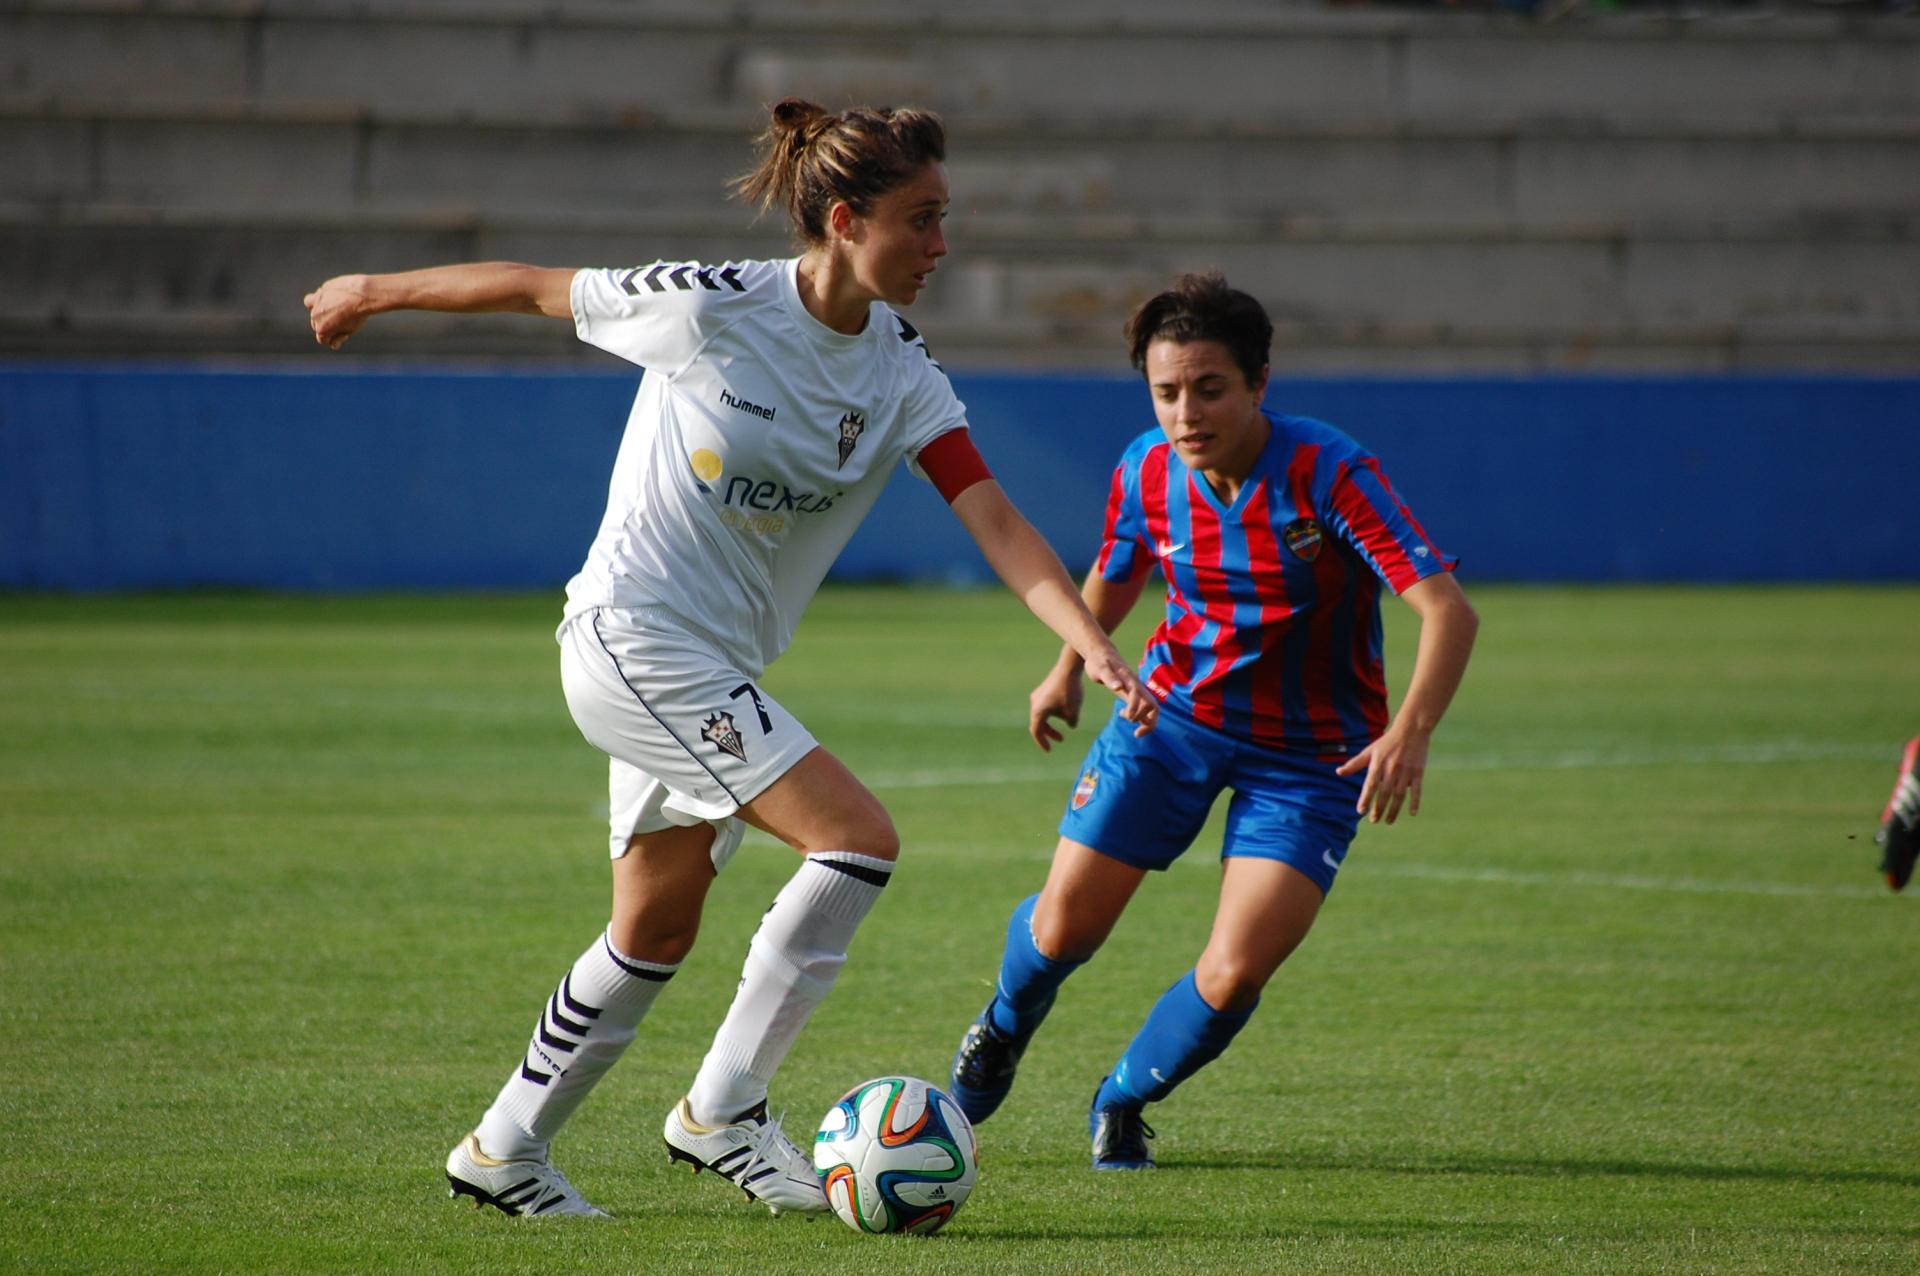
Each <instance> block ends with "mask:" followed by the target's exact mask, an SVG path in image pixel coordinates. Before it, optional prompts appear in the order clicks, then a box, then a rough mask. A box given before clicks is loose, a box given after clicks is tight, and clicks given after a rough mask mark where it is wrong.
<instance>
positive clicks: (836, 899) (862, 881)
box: [482, 851, 893, 1143]
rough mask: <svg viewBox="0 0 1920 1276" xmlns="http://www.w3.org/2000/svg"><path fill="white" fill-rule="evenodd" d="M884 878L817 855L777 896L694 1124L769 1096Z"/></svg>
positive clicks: (726, 1118) (860, 865) (864, 863)
mask: <svg viewBox="0 0 1920 1276" xmlns="http://www.w3.org/2000/svg"><path fill="white" fill-rule="evenodd" d="M892 872H893V861H892V860H884V859H879V858H877V857H875V856H871V855H856V854H854V853H853V852H851V851H821V852H819V853H818V854H815V855H809V856H808V857H807V862H806V863H805V864H802V865H801V866H800V871H799V872H797V873H795V874H794V875H793V878H792V880H791V881H789V882H788V883H787V884H786V886H785V887H784V888H782V890H781V891H780V894H779V896H778V897H777V898H776V899H775V900H774V901H773V907H771V908H769V909H768V910H767V913H766V916H765V917H763V918H761V919H760V929H759V930H758V931H756V932H755V933H754V936H753V943H752V944H751V946H750V947H749V948H748V950H747V962H746V967H745V968H744V969H743V970H742V971H741V975H740V991H739V992H737V993H735V994H734V998H733V1005H732V1007H731V1008H729V1009H728V1011H727V1017H726V1019H725V1021H724V1022H722V1023H721V1025H720V1031H719V1032H718V1033H716V1034H715V1035H714V1038H713V1047H712V1048H711V1049H710V1050H708V1051H707V1057H706V1060H705V1062H703V1063H702V1064H701V1065H700V1073H699V1075H698V1076H696V1077H695V1078H694V1081H693V1089H692V1090H691V1091H689V1092H688V1095H687V1100H688V1106H689V1107H690V1108H691V1109H692V1116H693V1119H694V1120H695V1121H697V1122H699V1123H700V1124H702V1125H724V1124H726V1123H727V1122H730V1121H732V1120H734V1119H735V1118H737V1117H739V1116H740V1115H741V1114H742V1113H745V1112H747V1111H750V1110H751V1109H753V1108H754V1107H756V1106H758V1105H759V1103H760V1102H761V1101H762V1100H763V1099H765V1098H766V1097H767V1083H768V1082H769V1081H771V1080H772V1079H773V1074H774V1071H775V1070H776V1069H777V1068H779V1066H780V1063H781V1061H782V1060H783V1059H785V1058H786V1057H787V1051H788V1050H790V1049H792V1047H793V1042H794V1039H795V1038H796V1037H798V1036H799V1035H800V1029H801V1028H802V1027H803V1026H805V1024H806V1022H807V1018H808V1017H809V1016H810V1015H812V1014H813V1011H814V1007H816V1006H818V1005H819V1004H820V1002H821V1000H822V999H823V998H825V997H826V995H827V990H828V989H830V988H832V987H833V981H834V977H835V976H836V975H838V974H839V973H840V967H841V966H843V965H845V964H846V960H847V945H848V944H849V943H850V942H851V941H852V939H853V932H854V930H855V929H856V928H857V927H858V926H859V925H860V921H861V919H862V918H864V917H865V916H866V915H867V910H868V909H870V908H872V907H873V903H874V901H875V900H877V899H879V898H880V889H881V887H883V886H885V885H886V884H887V879H888V877H889V876H890V875H891V874H892ZM482 1142H483V1143H484V1139H483V1140H482Z"/></svg>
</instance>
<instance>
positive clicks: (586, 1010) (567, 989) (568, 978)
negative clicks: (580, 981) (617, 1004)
mask: <svg viewBox="0 0 1920 1276" xmlns="http://www.w3.org/2000/svg"><path fill="white" fill-rule="evenodd" d="M560 1000H562V1001H564V1002H566V1003H567V1009H568V1010H571V1011H572V1012H573V1013H574V1014H576V1015H579V1016H580V1017H581V1018H582V1019H598V1018H599V1017H600V1011H599V1008H598V1007H595V1006H589V1005H588V1004H587V1003H586V1002H584V1001H575V1000H574V999H573V972H572V971H571V970H569V971H568V972H567V973H566V974H564V975H562V976H561V977H560ZM580 1031H582V1032H585V1031H586V1029H584V1028H582V1029H581V1030H580Z"/></svg>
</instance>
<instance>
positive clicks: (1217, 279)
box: [1126, 270, 1273, 385]
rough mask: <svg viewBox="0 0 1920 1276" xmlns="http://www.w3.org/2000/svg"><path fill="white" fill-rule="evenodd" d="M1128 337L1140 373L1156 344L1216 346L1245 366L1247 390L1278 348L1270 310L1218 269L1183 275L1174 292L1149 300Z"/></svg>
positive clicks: (1132, 322)
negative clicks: (1208, 343) (1206, 343)
mask: <svg viewBox="0 0 1920 1276" xmlns="http://www.w3.org/2000/svg"><path fill="white" fill-rule="evenodd" d="M1126 332H1127V351H1128V353H1129V355H1130V356H1131V357H1132V359H1133V366H1134V369H1135V370H1136V371H1139V372H1143V373H1144V372H1145V371H1146V370H1147V347H1148V346H1150V345H1152V344H1153V343H1154V342H1156V341H1172V342H1176V343H1178V344H1180V345H1185V344H1187V343H1188V342H1190V341H1217V342H1219V343H1220V344H1221V345H1223V346H1225V347H1226V348H1227V353H1228V354H1230V355H1232V356H1233V361H1234V362H1235V363H1237V364H1239V365H1240V371H1241V372H1243V373H1245V374H1246V378H1247V384H1248V385H1252V384H1253V383H1254V382H1256V381H1258V380H1259V379H1260V372H1261V370H1262V369H1263V368H1265V367H1266V366H1267V362H1268V353H1269V351H1270V350H1271V349H1272V348H1273V320H1271V319H1269V318H1267V309H1266V307H1265V306H1262V305H1261V304H1260V303H1259V302H1258V301H1256V300H1255V299H1254V298H1252V297H1250V296H1248V295H1247V294H1246V293H1244V292H1241V291H1240V290H1239V289H1237V288H1231V287H1229V286H1228V285H1227V277H1226V276H1225V275H1223V274H1221V273H1220V272H1219V271H1217V270H1209V271H1205V272H1204V273H1201V274H1191V275H1182V276H1180V277H1179V278H1178V279H1176V280H1174V281H1173V287H1171V288H1169V289H1167V291H1165V292H1163V293H1160V294H1159V295H1158V296H1154V297H1149V298H1148V299H1147V300H1146V301H1144V302H1142V303H1141V305H1140V308H1139V309H1138V310H1136V311H1134V312H1133V317H1132V318H1130V319H1128V320H1127V329H1126Z"/></svg>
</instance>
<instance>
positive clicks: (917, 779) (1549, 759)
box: [865, 740, 1899, 789]
mask: <svg viewBox="0 0 1920 1276" xmlns="http://www.w3.org/2000/svg"><path fill="white" fill-rule="evenodd" d="M1898 754H1899V750H1898V748H1897V747H1894V746H1892V745H1888V744H1885V743H1873V742H1863V741H1853V740H1844V741H1843V740H1826V741H1808V740H1773V741H1765V742H1760V743H1754V744H1726V745H1701V746H1690V747H1683V748H1672V749H1658V748H1654V749H1648V748H1620V749H1579V750H1575V751H1572V752H1565V753H1459V754H1452V755H1447V754H1444V753H1440V752H1436V753H1435V755H1434V759H1433V764H1432V768H1431V769H1432V770H1435V771H1441V772H1445V771H1586V770H1601V769H1608V768H1617V767H1647V766H1717V765H1728V766H1768V765H1772V764H1775V763H1781V762H1837V761H1871V760H1873V759H1875V758H1881V757H1884V758H1887V759H1889V765H1891V763H1892V762H1893V761H1897V760H1898ZM1074 756H1075V763H1074V764H1073V765H1077V758H1078V755H1077V754H1076V755H1074ZM1072 778H1073V772H1072V770H1071V769H1070V766H1069V764H1067V763H1064V762H1063V763H1061V764H1060V765H1050V764H1045V763H1037V764H1035V765H1033V766H1024V767H987V768H964V767H963V768H955V769H951V770H943V769H928V770H921V771H882V772H877V773H874V774H870V775H868V776H866V777H865V779H866V782H867V783H868V784H869V785H870V786H872V787H873V788H876V789H940V788H963V787H967V786H973V785H995V784H1064V783H1066V782H1067V781H1068V780H1070V779H1072Z"/></svg>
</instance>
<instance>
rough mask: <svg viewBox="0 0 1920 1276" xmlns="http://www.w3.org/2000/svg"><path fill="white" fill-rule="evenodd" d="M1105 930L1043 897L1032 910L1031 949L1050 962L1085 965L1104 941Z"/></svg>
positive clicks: (1090, 920)
mask: <svg viewBox="0 0 1920 1276" xmlns="http://www.w3.org/2000/svg"><path fill="white" fill-rule="evenodd" d="M1107 931H1108V927H1106V926H1103V925H1101V924H1099V923H1098V922H1097V921H1095V920H1094V919H1091V918H1087V917H1081V916H1077V915H1076V914H1075V912H1074V910H1073V909H1072V908H1069V907H1065V906H1063V905H1059V904H1056V903H1054V902H1053V901H1051V900H1050V899H1049V898H1048V897H1047V895H1046V894H1044V893H1042V895H1041V896H1040V899H1039V901H1038V902H1037V903H1035V904H1034V906H1033V946H1034V947H1035V948H1038V949H1039V950H1040V955H1041V956H1042V957H1046V958H1048V959H1049V960H1052V961H1085V960H1086V959H1087V958H1089V957H1091V956H1093V955H1094V954H1095V953H1096V952H1099V951H1100V945H1101V944H1104V943H1105V942H1106V941H1107Z"/></svg>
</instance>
